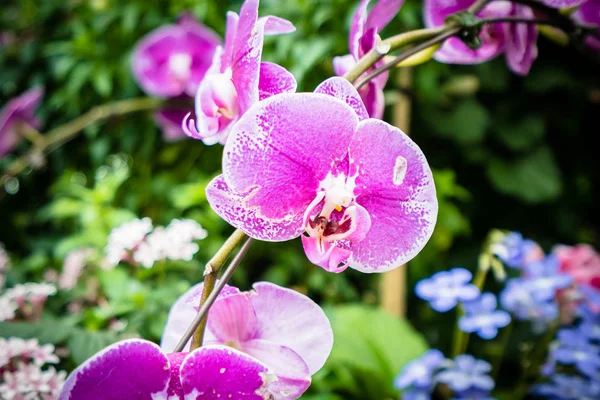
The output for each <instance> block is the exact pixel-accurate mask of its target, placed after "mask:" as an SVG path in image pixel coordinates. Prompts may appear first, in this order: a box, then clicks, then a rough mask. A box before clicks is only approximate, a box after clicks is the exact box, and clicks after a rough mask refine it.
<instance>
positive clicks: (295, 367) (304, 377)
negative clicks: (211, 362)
mask: <svg viewBox="0 0 600 400" xmlns="http://www.w3.org/2000/svg"><path fill="white" fill-rule="evenodd" d="M242 350H243V351H244V352H245V353H247V354H249V355H251V356H252V357H254V358H256V359H257V360H260V361H261V362H263V363H264V364H265V365H268V366H269V368H270V370H271V371H273V373H274V374H275V375H277V381H275V382H273V383H271V384H270V385H269V388H268V391H269V393H271V394H272V395H273V396H274V398H275V399H297V398H298V397H300V396H301V395H302V393H304V392H305V391H306V389H308V387H309V386H310V381H311V378H310V375H311V374H310V372H309V370H308V366H307V365H306V363H305V362H304V360H302V357H300V356H299V355H298V354H296V352H294V351H293V350H292V349H290V348H289V347H285V346H281V345H279V344H277V343H273V342H270V341H267V340H261V339H255V340H251V341H248V342H246V343H244V344H243V346H242Z"/></svg>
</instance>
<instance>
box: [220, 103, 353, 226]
mask: <svg viewBox="0 0 600 400" xmlns="http://www.w3.org/2000/svg"><path fill="white" fill-rule="evenodd" d="M299 121H301V123H299ZM357 122H358V117H357V116H356V113H355V112H354V110H353V109H352V108H350V107H349V106H348V105H347V104H346V103H344V102H342V101H341V100H338V99H336V98H334V97H331V96H327V95H323V94H318V93H297V94H279V95H276V96H273V97H270V98H268V99H266V100H263V101H262V102H260V103H258V104H256V105H255V106H253V107H252V108H251V109H250V110H248V112H247V113H246V114H245V115H244V116H243V117H242V118H241V119H240V120H239V121H238V123H237V124H236V125H235V127H234V129H233V130H232V132H231V134H230V138H229V140H228V141H227V144H226V145H225V150H224V153H223V176H224V177H225V181H226V182H227V185H228V186H229V187H230V188H231V190H233V191H234V192H237V193H249V195H248V196H247V197H246V199H245V205H246V207H256V208H257V215H259V216H261V217H264V218H269V219H271V220H273V221H274V222H279V221H285V220H289V219H293V218H296V217H297V216H298V214H302V213H303V212H304V209H305V208H306V206H307V205H308V204H310V202H311V201H312V200H313V199H314V197H315V194H316V191H317V188H318V186H319V182H320V181H321V180H323V179H324V178H325V177H326V176H327V174H328V173H329V171H330V170H331V169H332V166H335V164H338V163H341V162H342V161H343V160H344V158H345V157H346V155H347V151H348V145H349V143H350V140H351V138H352V135H353V134H354V130H355V128H356V124H357Z"/></svg>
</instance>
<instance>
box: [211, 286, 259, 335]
mask: <svg viewBox="0 0 600 400" xmlns="http://www.w3.org/2000/svg"><path fill="white" fill-rule="evenodd" d="M207 328H208V329H209V330H210V331H211V332H212V334H213V335H214V337H215V339H216V340H217V341H218V342H220V343H230V342H231V343H242V342H245V341H247V340H250V339H252V338H253V337H255V335H256V331H257V330H258V320H257V318H256V314H255V312H254V308H253V307H252V303H251V302H250V300H249V299H248V297H247V296H246V294H245V293H238V294H235V295H231V296H227V297H224V298H222V299H220V300H217V301H215V303H214V304H213V305H212V307H211V309H210V314H209V318H208V320H207Z"/></svg>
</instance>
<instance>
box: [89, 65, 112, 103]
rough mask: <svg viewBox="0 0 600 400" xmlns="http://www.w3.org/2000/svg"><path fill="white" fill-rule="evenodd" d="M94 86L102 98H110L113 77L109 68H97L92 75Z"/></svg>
mask: <svg viewBox="0 0 600 400" xmlns="http://www.w3.org/2000/svg"><path fill="white" fill-rule="evenodd" d="M92 84H93V85H94V89H96V92H98V94H99V95H100V96H103V97H108V96H109V95H110V94H111V92H112V86H113V83H112V76H111V73H110V70H109V69H108V68H107V66H106V65H105V66H103V67H102V68H96V70H95V72H94V74H93V75H92Z"/></svg>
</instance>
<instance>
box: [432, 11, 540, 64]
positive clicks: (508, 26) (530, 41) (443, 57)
mask: <svg viewBox="0 0 600 400" xmlns="http://www.w3.org/2000/svg"><path fill="white" fill-rule="evenodd" d="M473 3H475V0H457V1H454V2H451V3H448V2H445V1H443V0H425V4H424V18H425V26H427V27H428V28H433V27H438V26H442V25H443V24H444V22H445V20H446V18H447V17H449V16H450V15H452V14H455V13H458V12H460V11H465V10H466V9H467V8H469V7H470V6H471V5H472V4H473ZM477 16H478V17H481V18H499V17H518V18H529V19H533V18H534V14H533V11H532V10H531V8H529V7H526V6H522V5H519V4H513V3H510V2H506V1H497V2H492V3H489V4H488V5H486V6H485V7H484V8H483V9H482V10H481V11H480V12H479V13H477ZM480 38H481V40H482V44H481V46H480V47H479V48H478V49H471V48H469V47H468V46H467V45H466V44H465V43H463V42H462V40H461V39H459V38H457V37H452V38H450V39H448V40H446V41H445V42H444V44H443V45H442V47H440V49H439V50H438V51H436V52H435V55H434V58H435V59H436V60H438V61H439V62H443V63H448V64H479V63H483V62H486V61H489V60H491V59H493V58H495V57H496V56H498V55H499V54H500V53H502V52H504V54H505V56H506V62H507V64H508V66H509V68H510V69H511V70H512V71H513V72H515V73H516V74H519V75H527V74H528V73H529V70H530V69H531V65H532V64H533V62H534V61H535V59H536V58H537V54H538V50H537V28H536V27H535V25H534V24H512V23H496V24H486V25H484V26H483V27H482V29H481V33H480Z"/></svg>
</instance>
